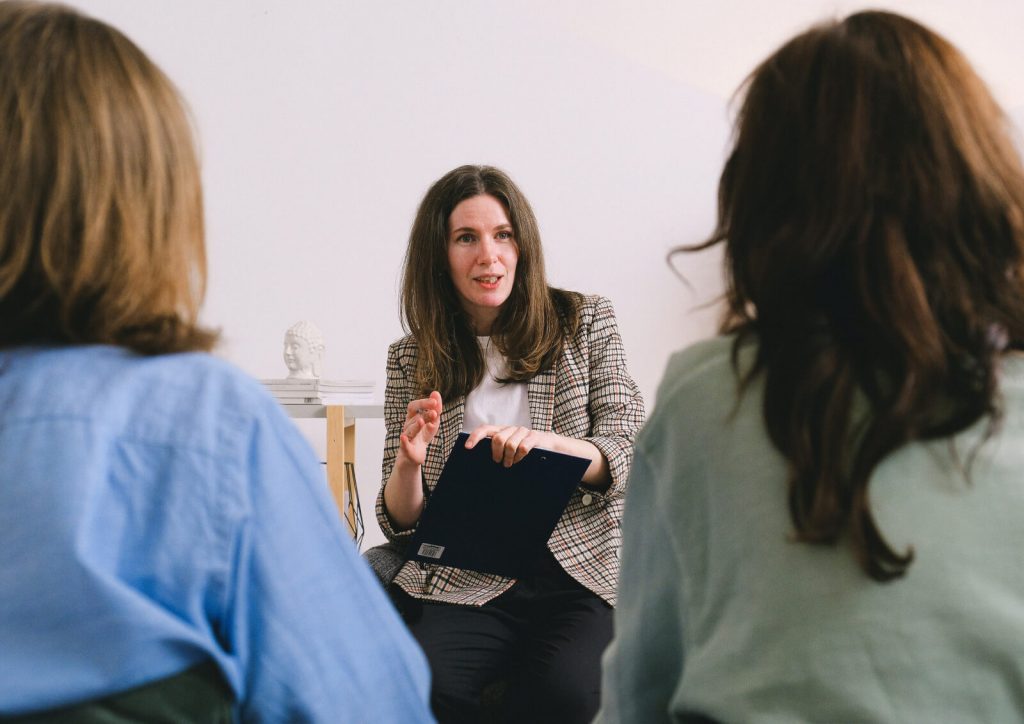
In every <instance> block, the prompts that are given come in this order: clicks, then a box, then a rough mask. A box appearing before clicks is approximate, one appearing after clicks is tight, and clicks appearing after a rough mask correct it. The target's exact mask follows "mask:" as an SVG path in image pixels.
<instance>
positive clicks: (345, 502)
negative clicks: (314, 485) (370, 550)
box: [327, 405, 358, 538]
mask: <svg viewBox="0 0 1024 724" xmlns="http://www.w3.org/2000/svg"><path fill="white" fill-rule="evenodd" d="M355 462H356V425H355V421H354V420H353V421H352V422H350V423H349V424H347V425H346V424H345V407H344V405H329V406H328V407H327V483H328V485H330V488H331V494H332V495H333V496H334V503H335V504H336V505H337V506H338V512H339V513H340V514H341V518H342V520H344V521H345V525H346V526H347V527H348V531H349V533H351V535H352V537H353V538H355V537H356V534H357V532H358V530H357V528H358V522H357V520H358V518H357V515H356V497H357V493H356V490H355V474H354V473H353V474H352V475H347V474H346V471H345V463H349V464H351V465H353V466H354V465H355Z"/></svg>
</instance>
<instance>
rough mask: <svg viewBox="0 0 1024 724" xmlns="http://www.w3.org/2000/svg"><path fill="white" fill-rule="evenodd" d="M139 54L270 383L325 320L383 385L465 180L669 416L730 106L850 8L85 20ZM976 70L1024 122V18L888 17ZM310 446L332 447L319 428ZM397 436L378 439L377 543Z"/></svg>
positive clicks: (701, 279)
mask: <svg viewBox="0 0 1024 724" xmlns="http://www.w3.org/2000/svg"><path fill="white" fill-rule="evenodd" d="M72 2H73V3H74V4H75V5H77V6H79V7H81V8H82V9H84V10H86V11H87V12H90V13H91V14H93V15H95V16H97V17H100V18H102V19H104V20H107V21H109V22H111V23H113V24H115V25H117V26H118V27H120V28H121V29H122V30H124V31H125V32H126V33H127V34H128V35H129V36H130V37H132V38H133V39H134V40H135V41H136V42H137V43H138V44H139V45H141V46H142V47H143V48H144V49H145V50H146V51H147V52H148V53H149V54H150V55H151V56H152V57H153V58H154V59H155V60H156V61H157V62H158V63H159V64H160V65H161V66H162V67H163V68H164V70H165V71H166V72H167V73H168V74H169V75H170V76H171V77H172V79H174V81H175V82H176V83H177V84H178V85H179V87H180V88H181V89H182V91H183V93H184V95H185V96H186V98H187V99H188V101H189V103H190V104H191V107H192V109H193V112H194V115H195V118H196V121H197V126H198V130H199V135H200V140H201V146H202V150H203V158H204V178H205V183H206V200H207V228H208V249H209V258H210V286H209V293H208V297H207V304H206V308H205V314H204V318H205V320H206V321H207V322H208V323H211V324H214V325H217V326H220V327H222V328H223V330H224V340H225V343H224V345H223V347H222V349H221V354H223V355H224V356H225V357H227V358H228V359H230V360H232V361H233V362H235V363H236V364H238V365H239V366H241V367H242V368H243V369H245V370H246V371H248V372H249V373H251V374H253V375H254V376H256V377H278V376H283V374H284V371H285V369H284V365H283V362H282V360H281V342H282V337H283V333H284V330H285V329H286V328H287V327H288V326H289V325H291V324H292V323H293V322H295V321H298V320H299V319H310V320H312V321H314V322H315V323H316V324H317V325H318V326H319V327H320V328H321V329H322V330H323V331H324V334H325V337H326V339H327V344H328V350H327V360H326V364H325V377H330V378H359V379H373V380H375V381H376V383H377V386H378V390H379V394H380V396H381V398H382V397H383V386H384V361H385V353H386V349H387V345H388V343H389V342H391V341H392V340H394V339H395V338H397V337H398V336H400V335H401V328H400V326H399V323H398V304H397V280H398V271H399V267H400V264H401V260H402V255H403V253H404V248H405V242H406V238H407V234H408V229H409V225H410V223H411V221H412V217H413V214H414V212H415V208H416V205H417V204H418V202H419V200H420V198H421V197H422V194H423V193H424V191H425V190H426V188H427V187H428V186H429V185H430V183H431V182H432V181H434V180H435V179H436V178H438V177H439V176H441V175H442V174H443V173H444V172H446V171H448V170H449V169H450V168H453V167H454V166H457V165H459V164H462V163H490V164H494V165H498V166H500V167H502V168H504V169H505V170H507V171H508V172H509V173H510V174H511V175H512V176H513V178H515V179H516V180H517V181H518V182H519V183H520V185H521V186H522V188H523V189H524V190H525V192H526V194H527V196H528V197H529V198H530V200H531V202H532V203H533V205H534V207H535V210H536V212H537V216H538V218H539V220H540V223H541V230H542V233H543V237H544V240H545V249H546V257H547V263H548V270H549V276H550V280H551V281H552V283H554V284H556V285H560V286H565V287H569V288H573V289H578V290H581V291H588V292H596V293H601V294H604V295H606V296H608V297H610V298H611V299H612V301H613V303H614V304H615V307H616V309H617V311H618V316H619V322H620V325H621V330H622V335H623V338H624V340H625V343H626V349H627V352H628V354H629V358H630V366H631V369H632V371H633V374H634V376H635V378H636V379H637V382H638V383H639V385H640V387H641V389H642V391H643V392H644V394H645V396H646V397H647V399H648V402H649V404H650V403H652V402H653V397H654V391H655V388H656V385H657V381H658V378H659V376H660V373H661V370H662V368H663V367H664V364H665V361H666V358H667V356H668V355H669V353H670V352H671V351H672V350H673V349H675V348H678V347H680V346H682V345H684V344H686V343H688V342H690V341H693V340H695V339H697V338H700V337H703V336H706V335H708V334H710V333H711V332H712V331H713V328H714V319H715V312H714V310H713V309H708V308H705V309H699V308H698V307H699V305H701V304H704V303H706V302H709V301H710V300H712V299H713V298H714V297H715V295H716V294H717V293H718V291H719V289H720V282H719V277H718V272H717V261H718V255H717V253H716V252H707V253H704V254H701V255H697V256H694V255H691V256H688V257H686V258H683V259H681V260H680V262H679V266H680V268H681V269H682V271H683V273H684V274H685V275H686V276H687V277H688V278H689V280H690V281H691V283H692V284H693V289H692V290H690V289H687V288H686V287H684V286H683V285H682V284H680V283H679V282H678V281H677V280H676V278H675V277H674V276H673V275H672V273H671V272H670V271H669V269H668V267H667V266H666V264H665V262H664V257H665V253H666V251H667V250H668V249H669V248H671V247H672V246H674V245H677V244H683V243H692V242H695V241H698V240H701V239H703V238H704V237H705V236H706V235H707V234H708V233H709V231H710V230H711V227H712V222H713V212H714V199H715V184H716V182H717V176H718V172H719V170H720V164H721V161H722V158H723V154H724V149H725V145H726V141H727V138H728V133H729V127H728V111H727V103H726V99H727V98H728V96H729V94H730V93H731V92H732V90H733V89H734V88H735V86H736V85H737V84H738V83H739V82H740V80H741V79H742V77H743V75H744V74H745V73H746V72H747V71H748V70H750V68H751V67H752V66H753V65H754V64H755V63H756V62H757V61H758V60H759V59H761V58H762V57H763V56H764V55H765V54H767V53H768V52H770V51H771V50H772V49H773V48H774V47H776V46H777V45H778V44H779V43H780V42H782V41H783V40H785V39H786V38H787V37H788V36H789V35H791V34H792V33H793V32H795V31H797V30H799V29H801V28H802V27H804V26H805V25H806V24H808V23H810V22H812V21H815V20H818V19H821V18H822V17H825V16H827V15H829V14H834V13H835V12H836V11H837V9H842V8H846V9H849V8H851V7H853V6H852V5H851V4H849V3H830V2H822V1H819V0H789V1H788V2H776V3H754V2H744V1H740V0H730V1H728V2H718V3H715V4H712V3H683V2H669V1H667V0H666V1H665V2H654V1H652V0H634V1H633V2H630V3H625V2H611V1H605V2H595V1H594V0H589V1H587V2H582V1H581V0H562V1H561V2H559V1H556V0H548V1H544V0H508V1H506V2H501V3H499V2H472V1H471V0H465V1H463V2H457V1H455V0H431V1H424V0H388V1H387V2H380V3H374V2H362V1H357V0H346V1H344V2H338V1H336V0H216V1H213V0H72ZM877 4H878V5H882V6H887V7H892V8H895V9H903V10H904V11H905V12H907V13H910V14H913V15H915V16H916V17H918V18H919V19H921V20H924V21H925V22H929V23H931V24H933V25H934V26H935V27H936V28H937V29H939V30H941V31H943V32H944V33H946V34H947V35H948V36H949V37H950V38H951V39H952V40H953V41H954V42H957V43H958V44H960V45H961V47H962V48H963V49H964V50H965V52H966V53H967V54H968V56H969V57H971V58H972V59H975V60H976V62H977V64H978V67H979V69H980V70H981V71H982V72H983V74H985V75H986V77H988V78H989V79H990V81H991V82H992V85H993V87H994V89H995V90H996V92H997V95H999V97H1000V98H1001V100H1002V101H1003V103H1004V104H1005V105H1006V106H1007V107H1009V108H1010V109H1011V110H1012V111H1013V112H1014V113H1015V116H1016V117H1017V118H1018V119H1021V120H1024V81H1022V80H1021V76H1022V74H1020V73H1019V71H1020V69H1021V68H1022V67H1024V62H1022V61H1024V50H1022V45H1021V43H1020V41H1019V37H1018V35H1019V29H1020V28H1021V27H1024V3H1020V2H1016V1H1012V0H1007V1H1006V2H997V1H990V2H984V1H982V2H973V3H970V4H964V3H961V2H953V1H952V0H950V1H948V2H939V1H934V0H933V1H931V2H924V0H921V1H920V2H883V3H877ZM302 427H303V430H304V432H306V434H307V435H308V436H309V437H310V439H311V441H312V442H314V444H315V446H316V447H318V449H320V450H321V452H322V449H323V441H322V436H323V427H322V423H317V422H312V421H307V422H305V423H304V424H303V425H302ZM382 439H383V425H382V423H380V422H379V421H364V422H362V423H360V427H359V431H358V447H357V459H358V465H357V473H358V476H359V480H360V489H361V493H362V497H363V512H364V518H365V519H366V521H367V528H368V533H367V541H366V542H367V544H371V545H372V544H373V543H375V542H379V541H381V540H383V538H382V536H381V535H380V532H379V529H377V526H376V523H375V521H374V518H373V505H372V504H373V498H374V496H375V494H376V489H377V486H378V485H379V477H380V468H379V465H380V456H381V449H382V445H383V442H382Z"/></svg>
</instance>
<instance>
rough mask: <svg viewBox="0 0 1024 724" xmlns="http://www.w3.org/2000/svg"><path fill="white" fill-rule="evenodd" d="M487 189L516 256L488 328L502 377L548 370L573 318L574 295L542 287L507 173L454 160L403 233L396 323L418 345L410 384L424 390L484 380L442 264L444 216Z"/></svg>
mask: <svg viewBox="0 0 1024 724" xmlns="http://www.w3.org/2000/svg"><path fill="white" fill-rule="evenodd" d="M481 194H488V195H490V196H493V197H495V198H496V199H498V200H499V201H500V202H501V203H502V204H503V205H504V207H505V210H506V212H507V213H508V218H509V221H510V222H511V224H512V231H513V234H514V236H515V242H516V247H517V249H518V252H519V259H518V261H517V263H516V273H515V280H514V281H513V286H512V292H511V294H510V295H509V298H508V300H506V301H505V303H504V304H503V305H502V307H501V310H500V311H499V313H498V317H497V319H496V320H495V322H494V325H493V327H492V330H491V336H492V339H493V340H494V342H495V344H496V345H497V347H498V349H499V350H500V351H501V352H502V354H504V355H505V356H506V357H507V358H508V360H509V376H508V379H507V380H504V381H515V382H522V381H526V380H529V379H530V378H531V377H534V376H535V375H536V374H537V373H538V372H540V371H541V370H545V369H550V368H551V367H552V366H553V365H554V363H555V361H556V360H557V359H558V357H559V355H560V354H561V352H562V346H563V344H564V343H565V340H566V339H567V338H569V337H571V336H572V335H573V334H575V333H576V329H577V326H578V324H579V295H578V294H575V293H573V292H567V291H564V290H561V289H555V288H553V287H549V286H548V283H547V278H546V276H545V273H544V254H543V250H542V248H541V241H540V230H539V228H538V226H537V219H536V217H535V216H534V214H533V209H532V208H531V207H530V204H529V202H528V201H527V200H526V197H525V196H524V195H523V193H522V191H520V190H519V187H518V186H516V184H515V183H514V182H513V181H512V179H511V178H509V176H508V174H506V173H505V172H504V171H501V170H499V169H497V168H494V167H492V166H459V167H458V168H456V169H453V170H452V171H449V172H448V173H446V174H445V175H444V176H442V177H441V178H440V179H438V180H437V181H436V182H435V183H434V184H433V185H432V186H431V187H430V189H429V190H428V191H427V194H426V196H425V197H424V198H423V201H422V202H421V203H420V207H419V210H418V211H417V213H416V219H415V221H414V222H413V225H412V231H411V233H410V234H409V246H408V248H407V250H406V255H405V264H404V266H403V270H402V277H403V281H402V300H401V303H402V323H403V326H404V327H405V328H406V330H407V331H408V332H410V333H411V334H412V335H413V337H414V338H415V339H416V344H417V346H418V347H419V358H418V363H417V364H418V366H417V370H416V376H417V385H418V387H419V389H420V391H421V392H423V393H424V394H426V393H429V392H430V391H431V390H438V391H439V392H440V393H441V395H442V397H444V398H445V399H448V398H450V397H458V396H461V395H465V394H468V393H469V392H470V390H472V389H473V388H474V387H476V385H477V384H478V383H479V382H480V381H481V380H482V379H483V374H484V369H485V367H484V359H483V356H482V354H481V352H480V345H479V344H478V343H477V341H476V336H475V333H474V331H473V327H472V324H471V322H470V319H469V317H468V316H467V315H466V313H465V312H464V311H463V309H462V305H461V303H460V302H459V297H458V294H457V292H456V291H455V285H454V284H453V282H452V279H451V274H450V272H449V268H448V233H449V229H448V221H449V218H450V217H451V214H452V211H453V210H454V209H455V207H456V206H458V205H459V204H460V203H461V202H462V201H465V200H466V199H469V198H472V197H474V196H480V195H481Z"/></svg>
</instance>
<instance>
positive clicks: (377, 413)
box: [281, 405, 384, 422]
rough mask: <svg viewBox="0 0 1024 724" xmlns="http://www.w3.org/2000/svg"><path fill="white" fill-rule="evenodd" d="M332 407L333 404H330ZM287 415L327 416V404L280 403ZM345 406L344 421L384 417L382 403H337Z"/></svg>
mask: <svg viewBox="0 0 1024 724" xmlns="http://www.w3.org/2000/svg"><path fill="white" fill-rule="evenodd" d="M331 406H332V407H334V405H331ZM281 407H283V408H284V410H285V412H287V413H288V416H289V417H327V405H281ZM338 407H344V408H345V421H346V422H348V421H349V420H355V419H358V418H361V417H363V418H367V417H371V418H372V417H376V418H379V419H381V418H383V417H384V405H338Z"/></svg>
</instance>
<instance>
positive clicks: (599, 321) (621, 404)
mask: <svg viewBox="0 0 1024 724" xmlns="http://www.w3.org/2000/svg"><path fill="white" fill-rule="evenodd" d="M589 349H590V355H589V362H590V391H589V399H588V401H587V404H588V407H589V412H590V421H591V427H590V430H591V432H590V434H589V435H588V436H587V437H585V438H584V439H585V440H588V441H589V442H591V443H593V444H594V446H595V447H596V448H597V449H598V450H600V451H601V452H602V453H603V454H604V456H605V458H606V459H607V460H608V470H609V473H610V474H611V486H610V487H609V489H608V490H607V491H606V493H605V495H608V496H616V497H617V496H620V495H623V494H624V493H625V490H626V482H627V480H628V478H629V467H630V463H631V462H632V460H633V443H634V441H635V440H636V436H637V433H638V432H639V431H640V428H641V427H642V426H643V424H644V401H643V398H642V397H641V396H640V389H639V388H638V387H637V385H636V382H634V381H633V378H632V377H630V375H629V371H628V370H627V369H626V350H625V348H624V346H623V344H622V337H621V336H620V335H619V326H618V323H617V322H616V320H615V311H614V310H613V309H612V303H611V302H610V301H608V300H607V299H605V298H604V297H597V303H596V305H595V308H594V313H593V318H592V320H591V323H590V338H589Z"/></svg>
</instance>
